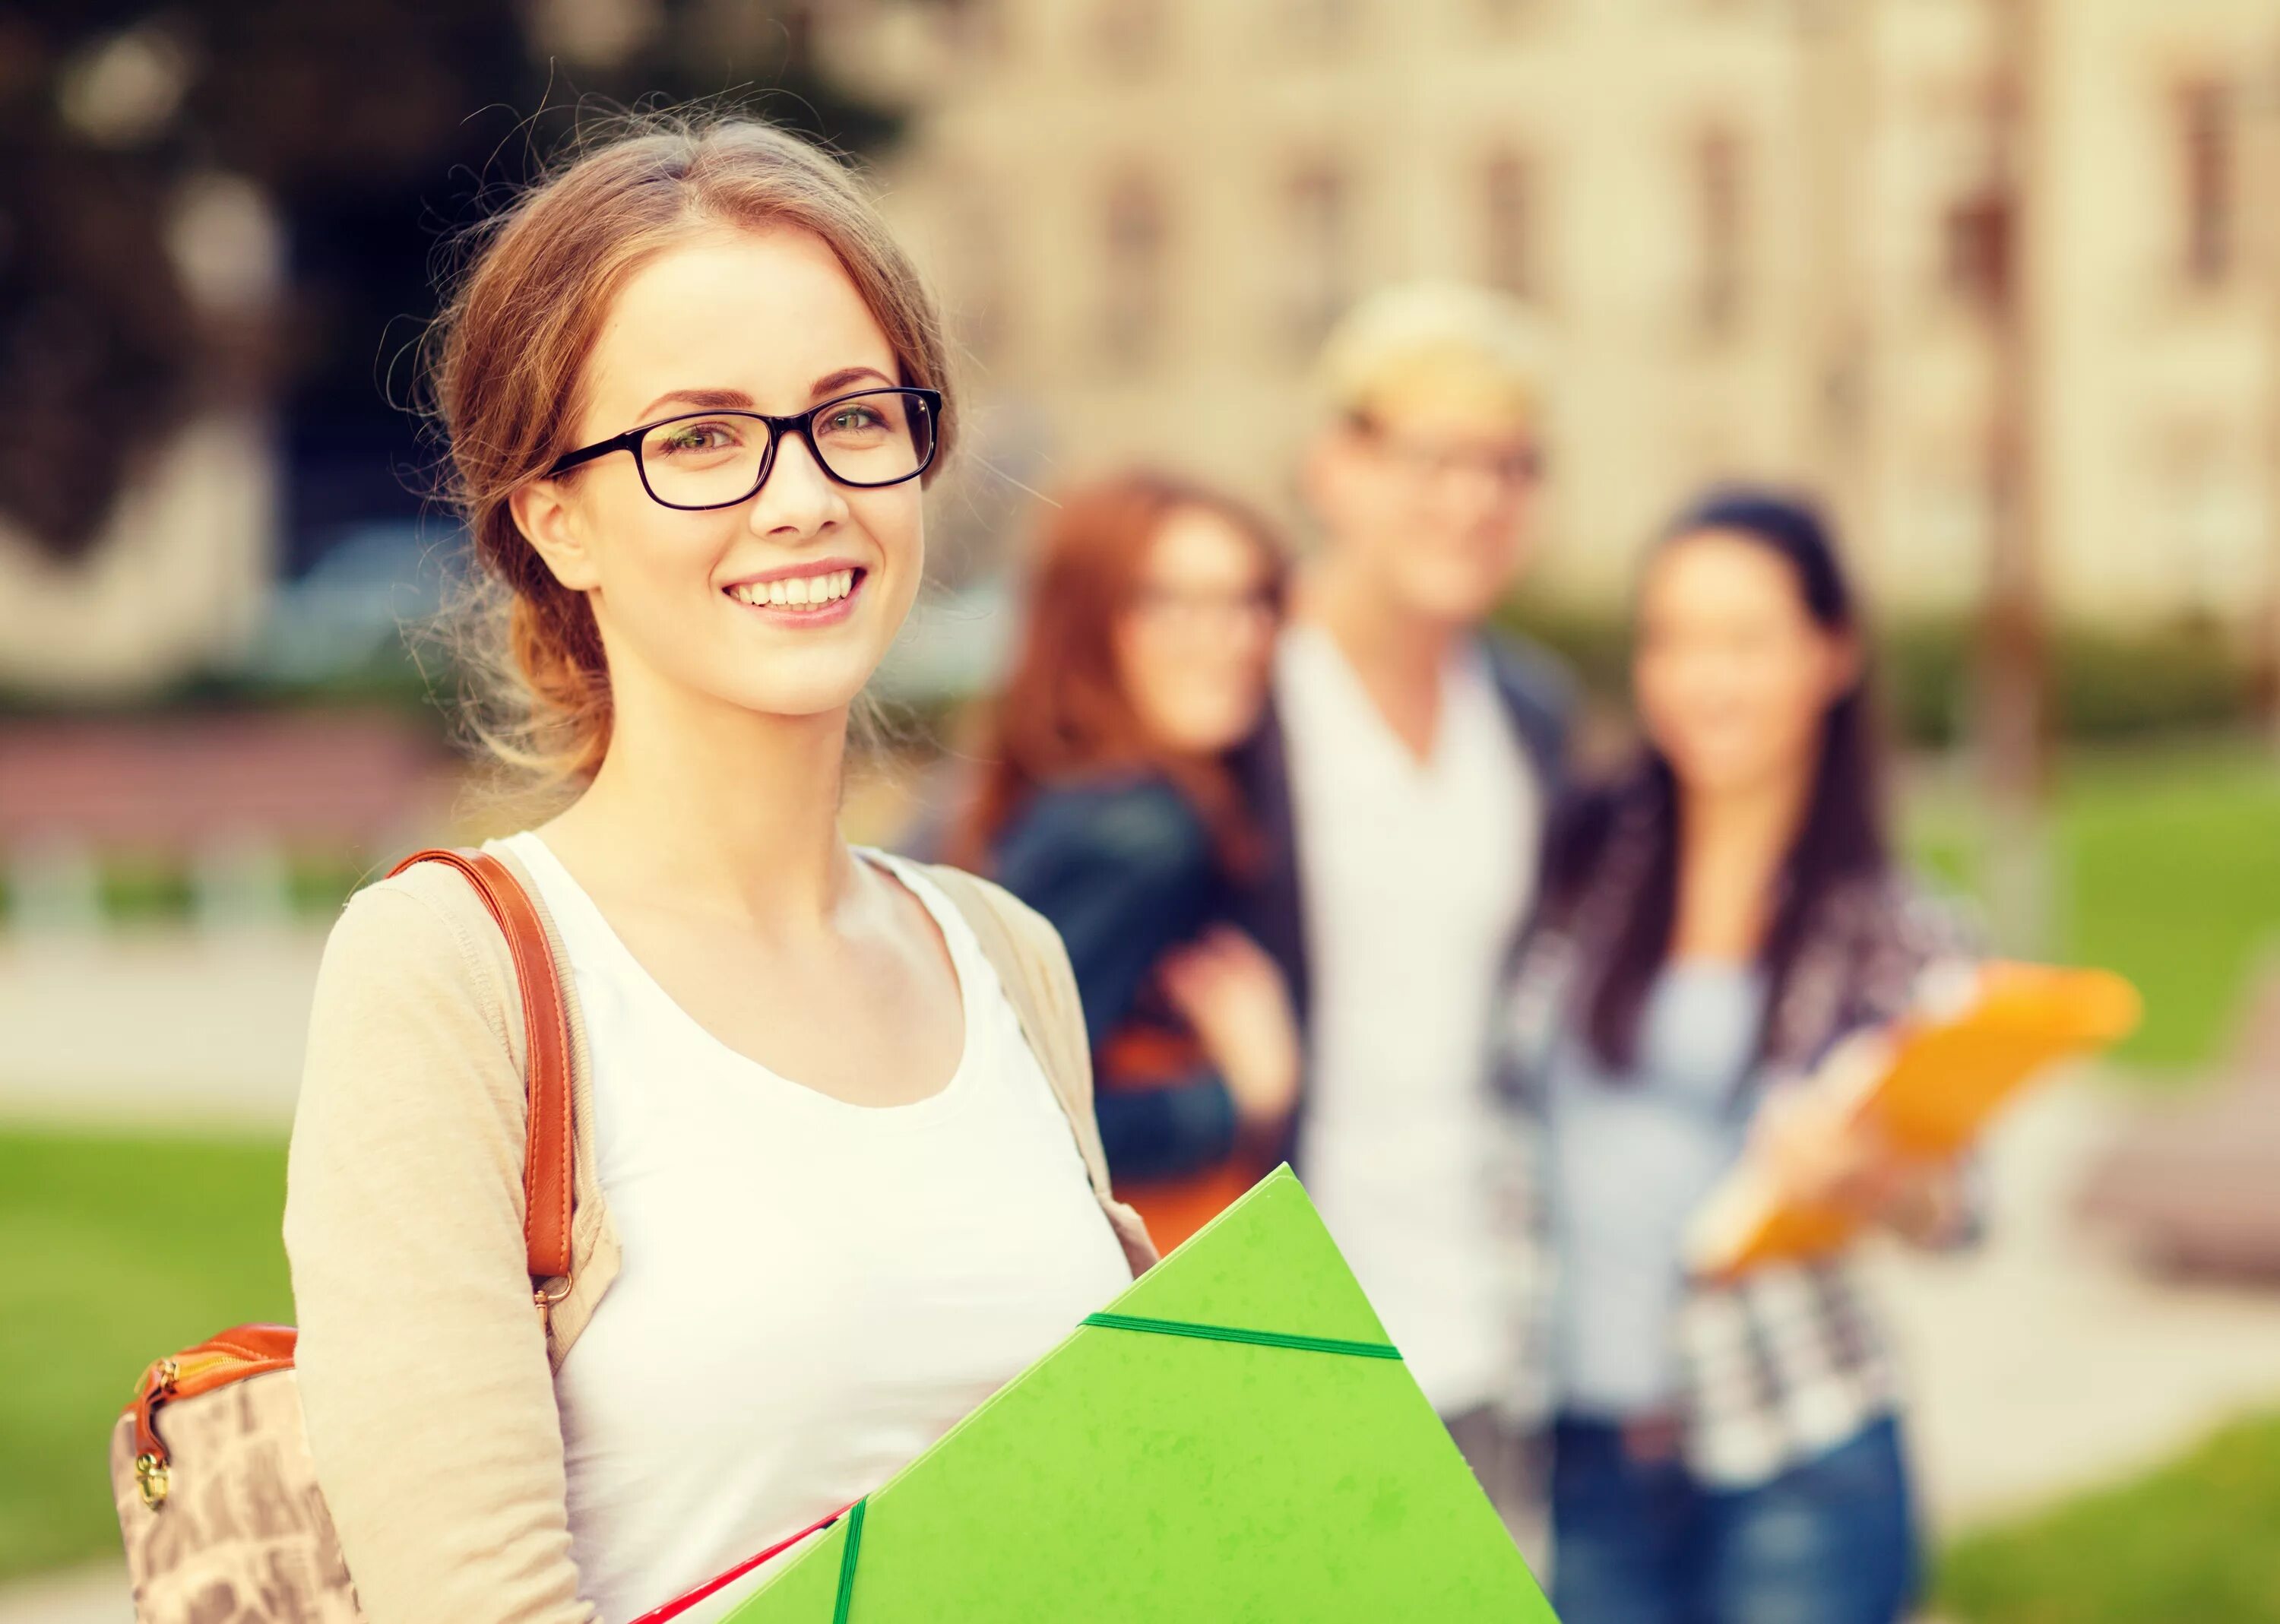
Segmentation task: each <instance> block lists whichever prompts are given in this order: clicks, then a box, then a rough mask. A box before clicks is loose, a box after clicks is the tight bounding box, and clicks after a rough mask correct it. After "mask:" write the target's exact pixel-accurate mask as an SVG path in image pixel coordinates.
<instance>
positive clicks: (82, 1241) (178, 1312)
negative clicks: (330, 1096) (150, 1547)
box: [0, 1129, 292, 1579]
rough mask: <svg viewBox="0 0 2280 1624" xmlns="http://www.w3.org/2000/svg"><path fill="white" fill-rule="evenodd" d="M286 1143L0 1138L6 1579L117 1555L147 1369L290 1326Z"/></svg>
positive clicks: (1, 1472) (0, 1435)
mask: <svg viewBox="0 0 2280 1624" xmlns="http://www.w3.org/2000/svg"><path fill="white" fill-rule="evenodd" d="M284 1204H285V1151H284V1147H283V1146H282V1145H281V1144H279V1143H206V1142H202V1141H198V1140H158V1139H129V1138H120V1137H113V1136H107V1135H78V1134H64V1133H50V1132H44V1131H42V1132H33V1131H21V1130H15V1129H11V1130H8V1131H5V1132H0V1259H4V1260H5V1262H4V1265H0V1463H4V1467H0V1579H5V1578H8V1577H11V1576H12V1575H16V1574H26V1573H34V1572H37V1571H39V1570H41V1569H43V1568H51V1567H58V1566H65V1565H66V1564H68V1563H72V1562H77V1561H84V1560H87V1559H90V1558H95V1557H100V1556H103V1555H104V1554H106V1553H109V1552H115V1551H117V1550H118V1549H119V1529H118V1524H117V1521H116V1520H115V1516H114V1513H113V1512H112V1503H111V1487H110V1471H109V1466H108V1462H107V1452H108V1450H109V1445H110V1435H111V1424H112V1420H114V1419H115V1418H116V1417H117V1416H118V1413H119V1407H120V1406H121V1405H124V1404H125V1403H126V1402H127V1397H128V1395H129V1393H131V1392H132V1390H133V1389H134V1385H135V1378H136V1377H138V1376H139V1375H141V1374H142V1372H143V1366H146V1365H148V1364H149V1363H150V1361H151V1360H152V1359H154V1358H158V1356H159V1355H160V1354H162V1353H169V1352H172V1351H174V1350H175V1349H177V1348H180V1347H183V1346H186V1345H188V1344H189V1343H194V1342H199V1341H203V1340H204V1338H205V1337H207V1336H209V1335H212V1334H213V1333H214V1332H216V1331H219V1330H221V1329H222V1328H225V1327H227V1326H231V1325H238V1324H242V1323H243V1322H245V1321H248V1320H290V1319H291V1318H292V1293H291V1290H290V1289H289V1285H288V1283H287V1278H286V1270H285V1252H284V1248H283V1245H282V1243H281V1242H280V1241H279V1239H278V1221H279V1218H280V1216H281V1213H282V1212H283V1210H284Z"/></svg>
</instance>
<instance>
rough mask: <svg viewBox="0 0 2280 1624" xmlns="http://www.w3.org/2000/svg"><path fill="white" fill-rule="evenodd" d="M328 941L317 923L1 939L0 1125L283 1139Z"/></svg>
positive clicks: (291, 1113) (16, 936)
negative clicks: (169, 1129)
mask: <svg viewBox="0 0 2280 1624" xmlns="http://www.w3.org/2000/svg"><path fill="white" fill-rule="evenodd" d="M324 944H325V936H324V930H323V929H321V928H311V927H307V926H296V927H286V928H281V929H279V930H277V931H274V932H267V931H261V932H254V931H248V932H241V933H235V934H232V935H211V936H206V935H198V934H197V933H196V932H192V931H188V930H184V931H166V932H149V933H138V934H133V935H127V934H120V935H111V936H90V937H75V936H67V935H56V936H49V937H35V936H26V935H7V934H6V933H4V932H0V1032H4V1033H6V1034H7V1043H6V1044H5V1046H4V1050H0V1119H8V1118H13V1119H16V1120H23V1119H27V1118H34V1119H43V1120H69V1121H81V1122H98V1121H99V1122H114V1123H116V1122H133V1123H135V1124H138V1125H144V1126H176V1125H181V1126H196V1127H201V1128H207V1127H237V1128H258V1129H265V1130H270V1131H274V1132H278V1133H281V1132H283V1131H284V1129H285V1128H287V1127H288V1126H289V1124H290V1123H291V1121H292V1120H293V1095H294V1091H295V1090H296V1089H297V1088H298V1087H299V1086H300V1077H301V1053H302V1049H303V1047H304V1043H305V1041H306V1038H307V1034H308V1027H309V1000H310V996H311V994H312V991H313V990H314V989H315V986H316V981H317V962H318V959H319V958H320V956H321V955H322V953H323V951H324Z"/></svg>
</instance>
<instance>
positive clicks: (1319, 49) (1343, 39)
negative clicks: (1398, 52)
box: [1269, 0, 1362, 58]
mask: <svg viewBox="0 0 2280 1624" xmlns="http://www.w3.org/2000/svg"><path fill="white" fill-rule="evenodd" d="M1361 10H1362V0H1283V4H1281V5H1280V6H1278V7H1276V8H1275V11H1274V12H1270V13H1269V15H1270V16H1273V17H1274V18H1275V23H1274V24H1273V27H1274V32H1275V37H1276V38H1277V39H1278V40H1280V41H1281V42H1282V44H1283V48H1284V50H1286V51H1288V52H1289V53H1290V55H1293V56H1297V57H1302V58H1304V57H1328V56H1335V55H1336V54H1337V53H1338V52H1340V51H1342V50H1344V49H1345V48H1346V47H1348V46H1349V45H1351V44H1352V43H1353V41H1354V38H1355V35H1357V34H1359V33H1360V26H1361Z"/></svg>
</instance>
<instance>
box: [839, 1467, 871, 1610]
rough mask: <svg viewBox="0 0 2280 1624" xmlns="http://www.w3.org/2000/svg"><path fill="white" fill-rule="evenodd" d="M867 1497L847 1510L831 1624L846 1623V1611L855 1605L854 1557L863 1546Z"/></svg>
mask: <svg viewBox="0 0 2280 1624" xmlns="http://www.w3.org/2000/svg"><path fill="white" fill-rule="evenodd" d="M867 1498H868V1497H865V1500H858V1501H856V1502H855V1504H854V1505H852V1506H851V1507H850V1508H849V1510H848V1512H847V1543H845V1544H844V1545H842V1546H841V1547H840V1548H839V1605H837V1606H836V1607H834V1608H833V1609H832V1610H831V1624H847V1614H848V1611H849V1609H851V1608H852V1607H853V1606H854V1605H855V1557H856V1553H857V1552H858V1551H860V1550H862V1548H863V1507H864V1505H865V1503H866V1500H867Z"/></svg>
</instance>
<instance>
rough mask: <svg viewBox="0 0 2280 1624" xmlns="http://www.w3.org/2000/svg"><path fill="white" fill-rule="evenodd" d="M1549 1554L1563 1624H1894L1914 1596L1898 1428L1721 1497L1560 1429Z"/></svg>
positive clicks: (1871, 1431)
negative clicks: (1764, 1481) (1770, 1479)
mask: <svg viewBox="0 0 2280 1624" xmlns="http://www.w3.org/2000/svg"><path fill="white" fill-rule="evenodd" d="M1914 1588H1915V1530H1914V1518H1913V1514H1912V1512H1911V1507H1910V1504H1909V1495H1908V1482H1907V1471H1906V1466H1905V1465H1904V1464H1903V1462H1902V1459H1901V1455H1900V1436H1899V1427H1898V1426H1897V1425H1896V1424H1895V1423H1894V1422H1893V1421H1892V1420H1891V1418H1890V1417H1886V1418H1884V1419H1883V1420H1877V1421H1873V1422H1871V1423H1870V1424H1869V1425H1868V1427H1866V1428H1863V1429H1862V1430H1861V1431H1860V1432H1859V1433H1858V1434H1856V1435H1853V1437H1852V1438H1850V1439H1848V1440H1847V1441H1846V1442H1845V1443H1840V1444H1838V1445H1837V1447H1836V1448H1835V1449H1833V1450H1830V1451H1829V1452H1828V1453H1826V1454H1823V1455H1818V1456H1815V1457H1814V1458H1813V1459H1810V1460H1806V1461H1805V1462H1803V1463H1801V1464H1799V1465H1798V1466H1792V1467H1791V1468H1790V1469H1789V1470H1788V1471H1786V1472H1784V1473H1783V1474H1781V1475H1780V1476H1778V1477H1776V1478H1775V1479H1773V1480H1772V1481H1771V1482H1766V1483H1761V1484H1758V1485H1756V1486H1754V1487H1752V1488H1748V1489H1714V1488H1710V1487H1708V1486H1706V1485H1704V1484H1702V1483H1700V1482H1697V1481H1696V1480H1695V1478H1694V1477H1693V1475H1692V1474H1691V1473H1689V1472H1688V1471H1687V1470H1686V1468H1685V1466H1684V1465H1683V1463H1681V1462H1680V1461H1679V1460H1678V1459H1675V1458H1670V1459H1660V1460H1652V1461H1645V1460H1639V1459H1633V1458H1632V1456H1631V1455H1630V1453H1629V1451H1626V1450H1625V1448H1624V1445H1623V1439H1622V1435H1621V1431H1620V1430H1619V1429H1618V1428H1615V1427H1614V1426H1611V1425H1608V1424H1606V1423H1605V1422H1600V1421H1591V1420H1576V1419H1572V1418H1563V1419H1562V1420H1560V1422H1559V1424H1558V1425H1557V1426H1556V1427H1555V1428H1554V1429H1553V1432H1552V1606H1553V1607H1554V1609H1555V1610H1557V1612H1559V1614H1560V1620H1561V1624H1894V1620H1899V1619H1900V1618H1902V1617H1903V1616H1904V1615H1905V1614H1906V1609H1907V1605H1908V1603H1909V1600H1910V1599H1911V1597H1912V1594H1913V1592H1914Z"/></svg>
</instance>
